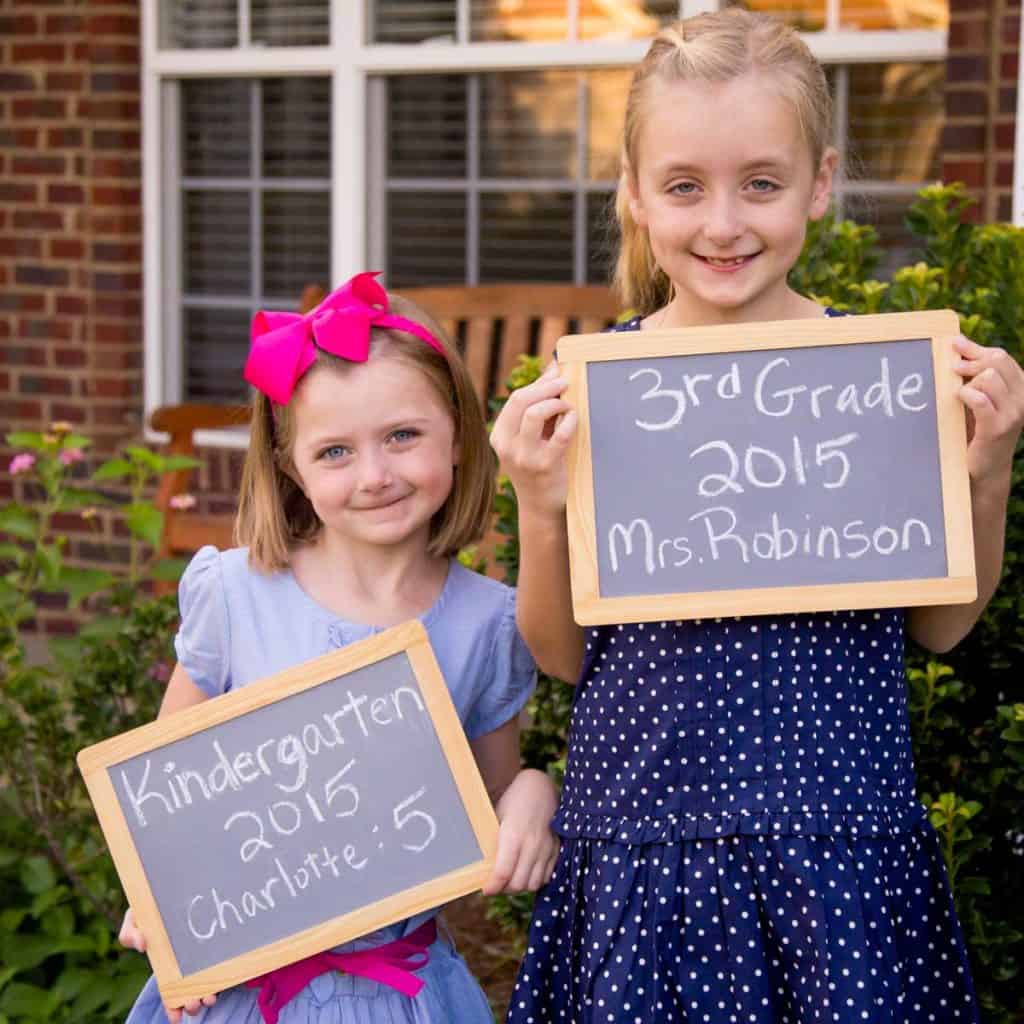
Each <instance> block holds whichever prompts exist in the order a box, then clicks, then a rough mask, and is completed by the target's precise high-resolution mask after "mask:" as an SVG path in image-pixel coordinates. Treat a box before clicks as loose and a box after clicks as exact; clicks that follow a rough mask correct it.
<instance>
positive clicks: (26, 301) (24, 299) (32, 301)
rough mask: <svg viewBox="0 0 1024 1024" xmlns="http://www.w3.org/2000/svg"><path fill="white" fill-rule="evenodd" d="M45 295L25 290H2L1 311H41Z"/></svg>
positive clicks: (0, 298) (0, 293) (0, 296)
mask: <svg viewBox="0 0 1024 1024" xmlns="http://www.w3.org/2000/svg"><path fill="white" fill-rule="evenodd" d="M44 305H45V303H44V299H43V296H42V295H40V294H38V293H35V294H32V293H25V292H9V291H2V292H0V313H41V312H42V311H43V307H44Z"/></svg>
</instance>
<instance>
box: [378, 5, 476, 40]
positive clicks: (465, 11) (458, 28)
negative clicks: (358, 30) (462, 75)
mask: <svg viewBox="0 0 1024 1024" xmlns="http://www.w3.org/2000/svg"><path fill="white" fill-rule="evenodd" d="M370 2H371V3H372V2H373V0H370ZM469 4H470V0H455V42H456V43H457V44H458V45H459V46H465V45H466V43H468V42H469V37H470V31H471V24H470V10H469Z"/></svg>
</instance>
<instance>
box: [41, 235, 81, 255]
mask: <svg viewBox="0 0 1024 1024" xmlns="http://www.w3.org/2000/svg"><path fill="white" fill-rule="evenodd" d="M49 250H50V258H51V259H55V260H80V259H83V258H84V257H85V242H84V241H83V240H82V239H81V238H51V239H50V240H49Z"/></svg>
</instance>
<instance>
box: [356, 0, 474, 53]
mask: <svg viewBox="0 0 1024 1024" xmlns="http://www.w3.org/2000/svg"><path fill="white" fill-rule="evenodd" d="M371 6H372V8H373V17H374V21H373V32H372V33H371V38H372V39H373V41H374V42H375V43H421V42H423V41H424V40H426V39H448V40H454V39H455V0H375V2H374V3H373V4H371Z"/></svg>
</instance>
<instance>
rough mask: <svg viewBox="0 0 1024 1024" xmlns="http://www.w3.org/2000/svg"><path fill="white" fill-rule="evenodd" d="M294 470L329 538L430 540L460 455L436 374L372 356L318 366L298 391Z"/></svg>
mask: <svg viewBox="0 0 1024 1024" xmlns="http://www.w3.org/2000/svg"><path fill="white" fill-rule="evenodd" d="M292 406H293V408H294V432H295V433H294V444H293V446H292V452H291V457H292V467H291V471H292V474H293V476H294V477H295V479H296V481H297V482H298V483H299V485H300V486H301V487H302V489H303V491H304V492H305V494H306V496H307V497H308V499H309V501H310V504H312V506H313V509H314V511H315V512H316V514H317V516H318V517H319V519H320V521H321V522H322V523H323V530H324V533H325V534H326V535H327V536H328V537H329V538H330V539H331V540H335V539H337V540H341V541H343V542H345V543H347V544H355V545H369V546H392V545H397V544H403V543H406V542H412V543H420V542H421V541H422V543H423V544H424V546H426V544H427V542H428V539H429V535H430V524H431V520H432V519H433V517H434V516H435V514H436V513H437V512H438V511H439V510H440V509H441V508H442V507H443V505H444V503H445V501H446V500H447V498H448V495H449V494H450V493H451V490H452V484H453V480H454V466H455V464H456V463H457V462H458V461H459V448H458V444H457V443H456V438H455V424H454V422H453V420H452V416H451V414H450V412H449V411H448V409H447V407H446V405H445V403H444V401H443V400H442V398H441V396H440V395H439V394H438V393H437V390H436V389H435V387H434V385H433V384H432V383H431V381H430V379H429V378H428V377H427V376H426V375H425V374H424V373H423V372H422V371H420V370H418V369H417V368H416V367H414V366H411V365H410V364H409V363H408V362H406V361H404V360H402V359H400V358H395V357H391V356H387V355H374V356H371V358H370V360H369V361H368V362H365V363H351V364H347V365H345V366H343V367H341V368H334V367H329V366H327V367H321V368H317V369H316V370H314V372H311V373H309V374H307V376H306V377H305V378H304V379H303V380H302V382H301V384H300V385H299V387H298V388H297V389H296V392H295V397H294V398H293V400H292Z"/></svg>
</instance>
